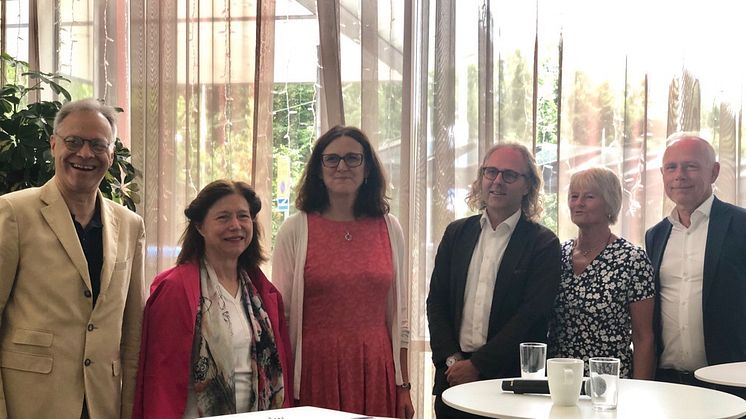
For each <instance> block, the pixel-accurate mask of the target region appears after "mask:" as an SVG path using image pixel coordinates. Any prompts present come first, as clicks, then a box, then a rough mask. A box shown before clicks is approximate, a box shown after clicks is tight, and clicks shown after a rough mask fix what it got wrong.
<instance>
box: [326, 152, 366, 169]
mask: <svg viewBox="0 0 746 419" xmlns="http://www.w3.org/2000/svg"><path fill="white" fill-rule="evenodd" d="M342 160H344V161H345V164H346V165H347V167H358V166H360V165H361V164H363V153H347V154H345V155H344V156H340V155H339V154H322V155H321V164H323V165H324V167H330V168H334V167H337V166H339V162H341V161H342Z"/></svg>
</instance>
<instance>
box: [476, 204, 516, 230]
mask: <svg viewBox="0 0 746 419" xmlns="http://www.w3.org/2000/svg"><path fill="white" fill-rule="evenodd" d="M520 219H521V209H520V208H519V209H518V211H516V212H514V213H513V215H511V216H510V217H508V218H506V219H505V221H503V222H502V223H500V224H498V225H497V227H495V230H497V229H498V228H500V227H501V226H503V225H504V226H505V227H507V228H508V230H509V231H510V232H513V230H515V226H516V225H517V224H518V220H520ZM479 225H480V226H481V228H482V230H484V228H485V226H488V227H489V228H492V225H491V224H490V217H489V216H488V215H487V210H486V209H484V210H482V217H481V218H480V219H479Z"/></svg>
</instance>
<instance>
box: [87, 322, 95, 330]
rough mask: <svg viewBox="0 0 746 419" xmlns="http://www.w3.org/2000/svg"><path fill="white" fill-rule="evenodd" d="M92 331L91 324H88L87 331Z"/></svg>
mask: <svg viewBox="0 0 746 419" xmlns="http://www.w3.org/2000/svg"><path fill="white" fill-rule="evenodd" d="M93 329H95V327H93V325H92V324H89V325H88V331H89V332H93Z"/></svg>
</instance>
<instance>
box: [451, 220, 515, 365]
mask: <svg viewBox="0 0 746 419" xmlns="http://www.w3.org/2000/svg"><path fill="white" fill-rule="evenodd" d="M520 218H521V210H520V209H519V210H518V211H516V212H515V213H514V214H513V215H511V216H510V217H508V218H507V219H506V220H505V221H503V222H502V223H500V224H499V225H498V226H497V227H496V228H495V229H494V230H493V229H492V225H491V224H490V220H489V218H488V217H487V212H486V211H483V212H482V218H481V219H480V220H479V222H480V223H481V225H482V233H481V234H480V235H479V241H477V246H476V247H475V248H474V253H473V254H472V256H471V262H470V263H469V271H468V273H467V276H466V290H465V292H464V312H463V320H462V322H461V332H460V334H459V343H460V344H461V350H462V351H464V352H474V351H476V350H477V349H479V348H481V347H482V346H484V344H485V343H487V329H488V327H489V324H490V311H491V310H492V296H493V294H494V292H495V281H496V280H497V271H498V269H499V268H500V262H501V261H502V259H503V254H504V253H505V248H506V247H508V241H510V236H511V235H513V230H515V226H516V224H518V220H519V219H520Z"/></svg>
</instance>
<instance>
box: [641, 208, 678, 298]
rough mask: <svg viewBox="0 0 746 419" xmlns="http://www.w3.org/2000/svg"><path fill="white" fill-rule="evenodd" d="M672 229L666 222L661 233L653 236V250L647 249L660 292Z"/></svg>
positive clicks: (661, 228)
mask: <svg viewBox="0 0 746 419" xmlns="http://www.w3.org/2000/svg"><path fill="white" fill-rule="evenodd" d="M672 228H673V225H672V224H671V223H670V222H669V221H668V220H666V223H665V224H664V225H663V226H661V227H660V231H658V232H656V234H654V235H653V243H652V246H651V248H650V249H646V250H647V251H648V257H650V262H651V263H652V264H653V269H655V272H654V276H655V278H656V281H655V286H656V289H657V290H658V291H660V279H659V278H660V272H661V263H662V262H663V253H665V252H666V244H667V243H668V238H669V237H670V236H671V229H672Z"/></svg>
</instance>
